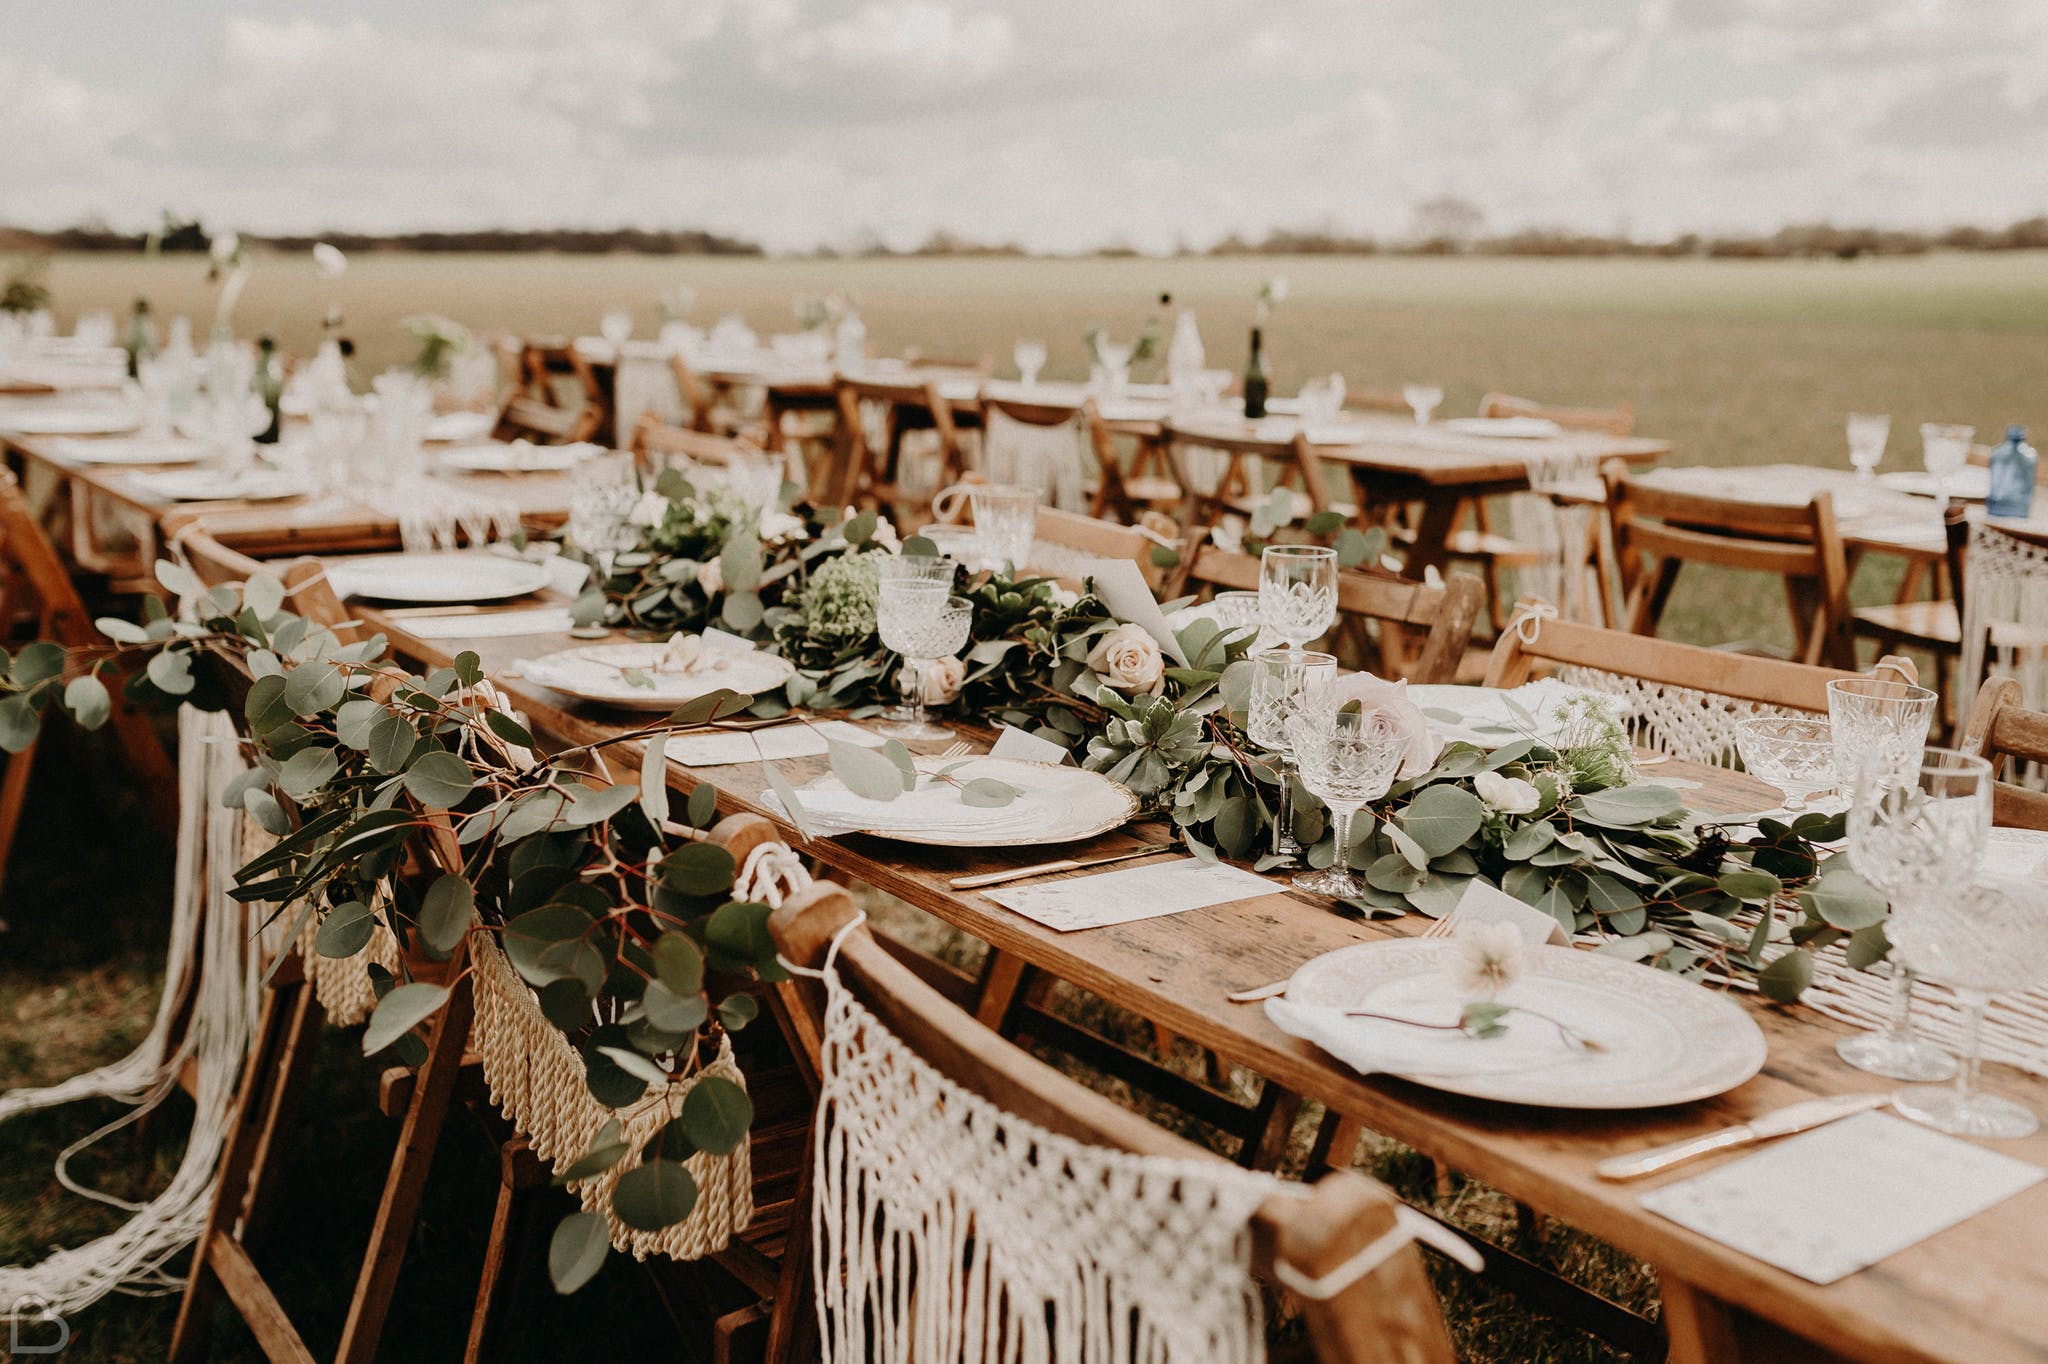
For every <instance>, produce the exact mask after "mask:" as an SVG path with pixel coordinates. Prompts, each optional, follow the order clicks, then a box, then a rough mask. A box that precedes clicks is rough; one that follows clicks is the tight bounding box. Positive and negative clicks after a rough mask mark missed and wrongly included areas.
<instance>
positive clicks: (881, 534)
mask: <svg viewBox="0 0 2048 1364" xmlns="http://www.w3.org/2000/svg"><path fill="white" fill-rule="evenodd" d="M870 543H871V544H877V545H880V546H881V547H882V548H883V549H886V550H888V551H889V552H890V553H891V554H901V553H902V552H903V540H902V537H900V536H899V535H897V534H896V527H895V526H893V525H892V524H890V521H889V518H888V517H886V516H878V517H876V518H875V533H874V535H873V536H872V537H870Z"/></svg>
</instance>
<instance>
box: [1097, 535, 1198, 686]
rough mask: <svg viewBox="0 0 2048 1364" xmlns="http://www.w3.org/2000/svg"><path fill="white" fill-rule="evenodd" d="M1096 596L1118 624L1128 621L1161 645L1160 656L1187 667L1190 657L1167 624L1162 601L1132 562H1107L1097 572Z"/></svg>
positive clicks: (1106, 560) (1121, 560)
mask: <svg viewBox="0 0 2048 1364" xmlns="http://www.w3.org/2000/svg"><path fill="white" fill-rule="evenodd" d="M1095 595H1096V596H1098V597H1100V598H1102V604H1103V605H1104V606H1107V607H1108V608H1109V613H1110V614H1111V615H1112V616H1115V617H1116V618H1117V619H1118V620H1124V621H1129V622H1130V623H1131V624H1133V625H1136V626H1138V627H1139V628H1140V629H1142V630H1143V631H1144V632H1145V633H1146V634H1148V635H1150V636H1152V638H1153V639H1154V640H1156V641H1157V642H1158V644H1159V649H1160V652H1161V653H1163V654H1165V655H1166V656H1167V657H1168V658H1170V659H1172V660H1173V661H1174V663H1175V664H1176V665H1177V666H1179V667H1183V668H1185V667H1187V666H1188V656H1187V654H1186V653H1184V652H1183V651H1182V650H1181V647H1180V641H1179V640H1178V639H1176V638H1175V637H1174V634H1173V627H1172V626H1170V625H1168V624H1167V623H1166V613H1165V612H1164V611H1161V610H1160V609H1159V599H1158V598H1156V597H1154V596H1153V595H1152V589H1151V588H1150V587H1148V586H1147V585H1146V583H1145V575H1144V573H1143V572H1141V571H1140V570H1139V568H1138V566H1137V564H1135V563H1133V562H1132V561H1131V560H1129V559H1104V560H1103V561H1102V562H1101V564H1100V565H1099V567H1098V568H1097V570H1096V572H1095Z"/></svg>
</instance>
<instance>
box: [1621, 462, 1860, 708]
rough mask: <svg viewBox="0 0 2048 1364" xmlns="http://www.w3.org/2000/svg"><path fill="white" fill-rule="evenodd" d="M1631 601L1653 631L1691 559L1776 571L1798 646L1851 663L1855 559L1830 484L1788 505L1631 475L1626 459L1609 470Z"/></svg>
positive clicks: (1643, 625) (1635, 627)
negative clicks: (1847, 552)
mask: <svg viewBox="0 0 2048 1364" xmlns="http://www.w3.org/2000/svg"><path fill="white" fill-rule="evenodd" d="M1602 475H1603V478H1604V479H1605V482H1606V485H1607V510H1608V515H1609V517H1610V518H1611V520H1612V522H1613V526H1614V545H1615V552H1616V555H1617V556H1618V559H1619V563H1620V570H1621V586H1622V588H1623V590H1624V593H1625V595H1626V601H1627V605H1626V607H1625V609H1624V611H1623V620H1624V621H1625V622H1626V624H1627V626H1628V628H1629V629H1630V630H1631V631H1633V632H1635V633H1636V634H1640V635H1654V634H1655V633H1656V631H1657V623H1658V621H1659V620H1660V619H1661V618H1662V616H1663V614H1664V607H1665V605H1666V603H1667V602H1669V601H1670V599H1671V589H1672V588H1673V586H1674V585H1676V583H1677V581H1678V573H1679V570H1680V569H1681V568H1683V567H1684V566H1685V565H1686V564H1688V563H1698V564H1709V565H1713V566H1716V567H1720V568H1727V569H1743V570H1747V571H1750V572H1759V573H1771V574H1775V575H1777V576H1778V577H1780V578H1782V579H1783V580H1784V583H1785V596H1786V600H1787V602H1788V603H1789V604H1790V606H1791V611H1792V630H1793V638H1794V640H1795V641H1797V646H1796V648H1795V651H1794V656H1795V657H1796V658H1798V659H1799V660H1800V661H1802V662H1805V663H1827V664H1830V665H1832V666H1834V667H1838V668H1848V669H1853V668H1854V667H1855V663H1856V654H1855V647H1854V644H1853V642H1852V641H1851V639H1850V637H1849V628H1848V627H1849V569H1848V563H1847V560H1846V559H1845V558H1844V557H1843V552H1842V537H1841V535H1840V533H1839V532H1838V531H1837V530H1836V527H1835V504H1834V499H1833V497H1832V496H1831V495H1829V494H1827V493H1825V492H1823V493H1819V494H1817V495H1815V497H1814V498H1813V500H1812V501H1810V502H1807V503H1805V504H1802V505H1794V506H1786V505H1783V504H1773V503H1768V502H1752V501H1746V500H1743V499H1739V498H1728V497H1715V496H1712V495H1710V494H1706V493H1693V492H1681V491H1677V490H1674V489H1670V488H1664V487H1659V486H1658V485H1656V484H1654V483H1651V482H1647V481H1644V480H1641V479H1635V478H1631V477H1629V475H1628V469H1627V466H1626V465H1625V464H1623V463H1622V462H1621V461H1620V460H1609V461H1608V462H1607V464H1606V466H1605V467H1604V468H1603V470H1602Z"/></svg>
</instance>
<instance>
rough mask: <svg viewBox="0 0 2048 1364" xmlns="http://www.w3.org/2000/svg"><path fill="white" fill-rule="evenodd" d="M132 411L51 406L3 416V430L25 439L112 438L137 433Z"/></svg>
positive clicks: (1, 425)
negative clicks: (46, 437) (65, 437)
mask: <svg viewBox="0 0 2048 1364" xmlns="http://www.w3.org/2000/svg"><path fill="white" fill-rule="evenodd" d="M137 425H139V423H138V422H137V421H136V419H135V415H134V414H133V413H131V412H124V411H122V410H121V409H119V408H113V407H104V408H103V407H51V408H43V409H41V410H32V409H29V410H22V411H18V412H7V413H4V414H0V427H4V428H5V429H7V430H9V431H15V432H19V433H20V434H21V435H24V436H111V435H115V434H117V433H118V432H122V431H133V430H134V429H135V428H136V426H137Z"/></svg>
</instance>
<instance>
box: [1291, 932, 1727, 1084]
mask: <svg viewBox="0 0 2048 1364" xmlns="http://www.w3.org/2000/svg"><path fill="white" fill-rule="evenodd" d="M1459 950H1460V947H1459V944H1458V943H1456V942H1454V941H1452V940H1450V939H1443V938H1436V939H1424V938H1405V939H1388V940H1385V941H1380V942H1368V943H1359V944H1357V945H1356V946H1353V947H1346V948H1340V949H1338V950H1337V951H1335V952H1329V953H1326V954H1324V955H1323V956H1320V957H1317V958H1316V959H1315V960H1314V961H1311V962H1309V963H1308V964H1307V965H1305V966H1303V967H1302V968H1301V969H1300V970H1299V971H1297V972H1295V973H1294V979H1293V981H1292V982H1291V983H1290V984H1289V985H1288V988H1287V999H1288V1001H1289V1002H1291V1003H1295V1004H1304V1005H1308V1006H1311V1007H1321V1008H1329V1009H1359V1008H1365V1009H1371V1010H1373V1011H1375V1012H1379V1013H1385V1014H1389V1015H1392V1016H1394V1017H1399V1018H1415V1017H1423V1016H1426V1014H1427V1013H1428V1012H1429V1011H1430V1009H1431V1008H1432V1007H1434V1008H1436V1009H1438V1010H1442V1009H1443V1008H1445V1007H1446V1001H1450V1000H1454V999H1455V998H1456V994H1455V989H1454V987H1453V985H1452V984H1451V970H1452V967H1453V964H1454V961H1455V957H1456V954H1457V953H1458V952H1459ZM1502 1001H1503V1002H1505V1003H1510V1004H1520V1005H1522V1006H1523V1007H1524V1008H1526V1009H1531V1010H1535V1011H1537V1012H1538V1013H1541V1014H1544V1015H1547V1016H1549V1017H1551V1018H1555V1019H1557V1020H1559V1021H1561V1022H1565V1023H1568V1024H1569V1025H1570V1026H1571V1027H1573V1028H1574V1029H1575V1030H1577V1031H1578V1033H1579V1034H1580V1035H1581V1036H1583V1037H1587V1038H1590V1039H1593V1040H1595V1041H1597V1042H1599V1043H1600V1044H1601V1046H1603V1047H1604V1048H1605V1050H1604V1051H1603V1052H1600V1053H1597V1054H1593V1055H1575V1054H1572V1053H1571V1052H1569V1051H1568V1050H1566V1049H1565V1048H1563V1047H1562V1046H1556V1047H1553V1048H1551V1049H1549V1050H1547V1051H1544V1052H1541V1053H1538V1055H1537V1056H1536V1057H1535V1058H1534V1059H1532V1060H1531V1061H1530V1063H1528V1064H1523V1065H1517V1066H1514V1067H1513V1068H1508V1069H1499V1070H1493V1071H1488V1072H1485V1073H1479V1074H1461V1075H1430V1074H1422V1073H1409V1072H1406V1071H1402V1072H1395V1073H1398V1074H1400V1076H1401V1078H1402V1079H1405V1080H1412V1081H1414V1082H1415V1083H1417V1084H1421V1085H1428V1086H1429V1087H1430V1088H1432V1089H1441V1090H1445V1091H1447V1092H1449V1093H1452V1094H1465V1095H1470V1096H1471V1097H1473V1098H1477V1099H1494V1100H1498V1101H1500V1102H1502V1103H1516V1104H1530V1105H1534V1106H1537V1107H1542V1108H1578V1109H1622V1108H1658V1107H1662V1106H1664V1105H1666V1104H1681V1103H1691V1102H1693V1101H1695V1100H1698V1099H1705V1098H1710V1097H1712V1096H1713V1095H1716V1094H1721V1093H1725V1092H1726V1091H1728V1090H1730V1089H1733V1088H1735V1086H1737V1085H1739V1084H1741V1083H1743V1082H1744V1081H1745V1080H1747V1079H1749V1078H1750V1077H1751V1076H1753V1075H1755V1074H1756V1073H1757V1072H1758V1071H1759V1070H1762V1069H1763V1065H1764V1060H1765V1056H1766V1051H1767V1048H1766V1046H1765V1043H1764V1035H1763V1032H1762V1030H1761V1029H1759V1028H1758V1027H1757V1025H1756V1022H1755V1020H1754V1019H1752V1018H1750V1016H1749V1015H1748V1013H1747V1012H1745V1011H1744V1010H1743V1008H1742V1007H1741V1006H1740V1005H1738V1004H1737V1003H1735V1001H1734V1000H1733V999H1731V998H1729V997H1728V996H1727V995H1726V994H1723V993H1720V992H1717V991H1714V990H1709V989H1707V988H1706V987H1705V986H1702V985H1695V984H1693V983H1692V982H1691V981H1688V980H1684V979H1681V978H1680V977H1678V976H1677V975H1674V974H1673V973H1671V972H1669V971H1659V970H1656V969H1655V968H1653V967H1648V966H1642V965H1638V964H1637V963H1635V962H1630V961H1623V960H1621V959H1620V958H1619V957H1608V956H1602V955H1601V954H1599V953H1597V952H1583V951H1580V950H1578V949H1577V948H1571V947H1538V948H1535V949H1532V950H1531V951H1530V953H1529V955H1528V958H1527V966H1526V968H1525V970H1524V973H1523V975H1522V977H1521V979H1519V980H1518V981H1516V982H1515V983H1514V984H1513V985H1512V986H1510V987H1509V988H1508V991H1507V992H1506V993H1505V994H1504V995H1503V996H1502ZM1275 1021H1276V1022H1278V1021H1279V1018H1278V1017H1277V1016H1276V1018H1275ZM1505 1021H1506V1023H1507V1025H1508V1036H1507V1037H1505V1038H1501V1039H1497V1040H1496V1041H1481V1040H1479V1039H1476V1038H1459V1039H1455V1041H1456V1043H1457V1044H1458V1045H1461V1046H1462V1045H1466V1044H1469V1045H1470V1046H1471V1047H1475V1048H1479V1047H1487V1046H1493V1045H1503V1044H1509V1043H1513V1044H1514V1045H1517V1046H1519V1047H1522V1048H1524V1049H1529V1048H1530V1047H1531V1044H1532V1043H1536V1042H1540V1041H1542V1040H1543V1039H1542V1038H1541V1037H1540V1036H1533V1035H1532V1034H1541V1033H1545V1032H1547V1033H1549V1036H1550V1037H1551V1038H1552V1039H1554V1038H1555V1032H1554V1030H1550V1029H1548V1028H1547V1026H1546V1025H1545V1023H1544V1022H1543V1021H1542V1020H1541V1019H1539V1018H1533V1017H1530V1016H1528V1015H1526V1014H1524V1015H1522V1016H1520V1017H1517V1015H1516V1014H1514V1013H1510V1014H1509V1015H1508V1016H1507V1018H1506V1020H1505ZM1282 1026H1283V1027H1284V1026H1286V1025H1285V1024H1282ZM1517 1030H1521V1031H1522V1032H1523V1033H1524V1036H1523V1038H1521V1039H1519V1040H1518V1041H1517V1040H1516V1039H1515V1033H1516V1032H1517ZM1418 1031H1419V1030H1418ZM1550 1056H1554V1057H1555V1058H1556V1059H1554V1060H1546V1059H1543V1058H1545V1057H1550Z"/></svg>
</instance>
